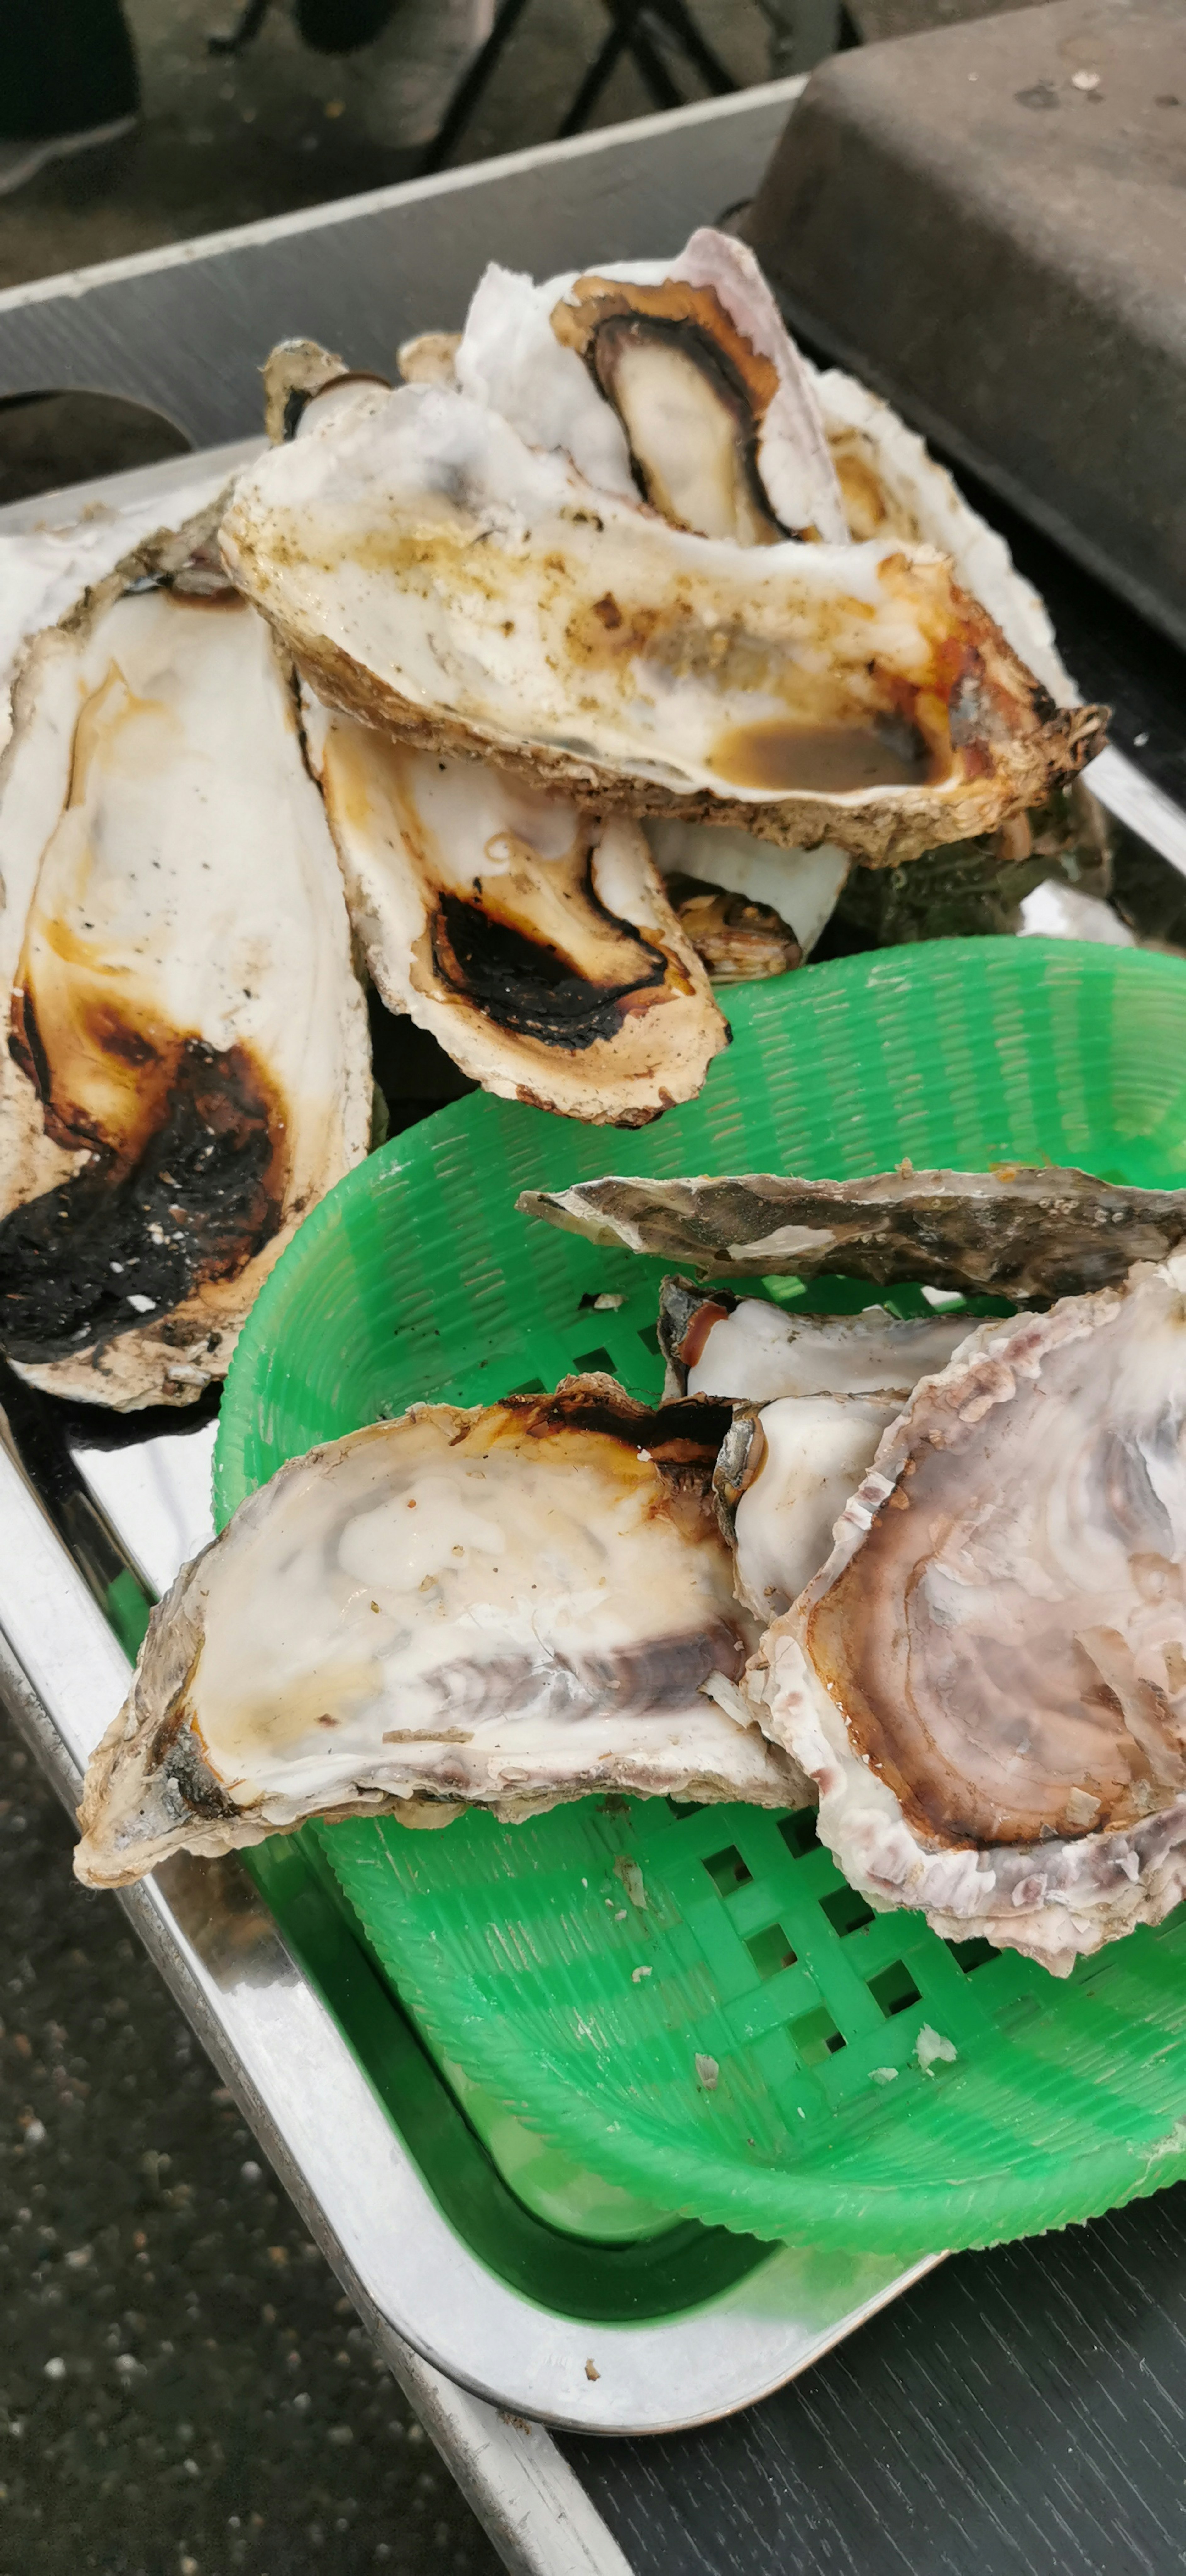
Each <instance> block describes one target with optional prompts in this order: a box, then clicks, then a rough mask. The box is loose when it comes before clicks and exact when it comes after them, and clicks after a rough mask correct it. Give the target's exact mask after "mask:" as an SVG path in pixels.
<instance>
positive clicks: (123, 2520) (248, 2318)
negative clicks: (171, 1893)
mask: <svg viewBox="0 0 1186 2576" xmlns="http://www.w3.org/2000/svg"><path fill="white" fill-rule="evenodd" d="M71 1842H72V1834H71V1829H70V1825H69V1823H68V1820H67V1818H66V1816H65V1815H64V1814H63V1812H62V1809H61V1808H60V1807H59V1805H58V1803H57V1800H56V1798H55V1797H54V1795H53V1792H52V1791H51V1789H50V1788H49V1787H48V1785H47V1783H46V1782H45V1780H44V1779H43V1778H42V1775H41V1773H40V1771H39V1770H38V1768H37V1765H36V1763H35V1762H34V1761H33V1759H32V1757H31V1756H30V1755H29V1754H27V1753H26V1752H25V1751H24V1749H23V1747H22V1745H21V1744H20V1741H19V1738H18V1737H17V1736H16V1735H15V1733H14V1731H13V1730H12V1729H11V1727H10V1726H9V1724H8V1723H7V1721H6V1720H2V1719H0V2315H2V2316H3V2320H4V2348H3V2351H2V2353H0V2576H34V2571H36V2576H79V2571H81V2570H86V2569H98V2570H101V2571H102V2576H234V2571H236V2570H239V2569H242V2570H244V2572H245V2576H315V2571H316V2570H317V2569H319V2568H325V2569H326V2570H327V2571H328V2570H332V2571H333V2576H364V2571H365V2576H372V2571H386V2576H428V2571H432V2576H438V2571H439V2576H446V2571H450V2576H494V2571H495V2570H497V2568H498V2566H499V2563H500V2562H499V2560H498V2558H497V2557H496V2555H495V2552H494V2551H493V2550H492V2548H491V2546H490V2543H489V2542H488V2540H487V2539H486V2537H485V2534H484V2533H483V2532H482V2530H481V2529H480V2527H479V2525H478V2524H477V2523H476V2522H475V2520H474V2518H473V2515H472V2514H471V2513H470V2510H469V2508H468V2506H467V2505H466V2504H465V2503H464V2502H463V2500H462V2498H461V2496H460V2495H459V2494H458V2492H457V2490H456V2488H455V2487H454V2485H453V2483H452V2480H451V2478H450V2477H449V2475H448V2472H447V2470H446V2469H445V2468H444V2467H443V2466H442V2464H441V2462H440V2461H439V2460H438V2458H437V2456H436V2454H435V2452H434V2451H433V2449H432V2446H431V2444H430V2443H429V2441H428V2439H427V2437H426V2435H425V2434H424V2432H423V2430H422V2428H421V2426H420V2425H419V2424H418V2423H417V2422H416V2421H415V2419H414V2417H413V2416H412V2415H411V2413H410V2411H409V2408H408V2405H407V2402H406V2400H405V2398H404V2396H403V2394H402V2392H401V2390H400V2389H399V2388H398V2386H397V2385H396V2383H395V2381H394V2380H393V2379H392V2378H391V2377H390V2374H389V2373H388V2372H387V2371H386V2370H384V2369H383V2367H382V2366H381V2364H380V2363H379V2362H378V2361H377V2359H376V2358H375V2356H374V2354H373V2352H372V2349H371V2347H370V2345H369V2343H368V2341H367V2338H366V2336H365V2335H364V2333H363V2331H362V2328H361V2327H360V2326H359V2325H358V2324H356V2322H355V2321H354V2315H353V2310H352V2309H351V2307H350V2304H349V2301H348V2300H346V2299H344V2298H343V2297H342V2295H341V2292H340V2291H339V2288H338V2284H337V2282H336V2281H335V2279H334V2277H333V2274H332V2273H331V2272H330V2271H329V2270H328V2268H327V2266H326V2265H325V2263H324V2262H323V2261H322V2258H321V2255H320V2254H319V2253H318V2251H317V2248H316V2247H315V2246H314V2245H312V2244H311V2243H310V2241H309V2239H308V2237H307V2236H306V2235H305V2233H304V2230H303V2228H302V2226H301V2224H300V2221H299V2219H298V2218H297V2216H296V2214H295V2212H294V2211H293V2209H292V2208H291V2206H290V2204H289V2202H288V2200H287V2199H286V2197H285V2195H284V2193H283V2191H282V2190H281V2188H280V2185H279V2184H278V2182H277V2181H276V2179H275V2176H274V2175H273V2174H272V2172H271V2171H270V2169H269V2167H268V2166H267V2165H266V2164H265V2162H264V2160H263V2157H262V2155H261V2152H260V2150H259V2148H258V2147H257V2146H256V2145H255V2143H254V2141H253V2139H252V2138H251V2136H250V2135H249V2133H248V2131H247V2130H246V2129H245V2128H244V2126H243V2124H242V2122H241V2120H240V2118H239V2115H238V2113H237V2111H236V2109H235V2106H234V2103H233V2102H232V2100H231V2098H230V2095H229V2094H228V2093H227V2092H226V2091H225V2090H224V2089H223V2087H222V2086H221V2085H220V2083H219V2081H218V2077H217V2074H216V2073H215V2071H214V2069H213V2068H212V2067H211V2066H210V2065H209V2063H208V2061H207V2059H206V2058H205V2056H204V2055H203V2053H202V2051H201V2049H200V2048H199V2046H198V2044H197V2042H196V2040H195V2039H194V2038H193V2036H192V2034H191V2032H190V2030H189V2028H188V2026H187V2024H186V2023H185V2022H184V2021H183V2020H182V2019H181V2016H180V2015H179V2013H178V2012H177V2011H176V2009H175V2007H174V2005H173V2003H172V2002H171V2000H170V1998H169V1996H168V1995H167V1994H166V1992H165V1989H164V1987H163V1985H162V1984H161V1982H160V1979H159V1977H158V1976H157V1974H156V1971H155V1969H153V1968H152V1967H150V1965H149V1963H148V1960H147V1959H146V1958H145V1956H144V1954H143V1952H142V1951H141V1949H140V1947H139V1944H138V1943H137V1942H135V1941H134V1940H133V1939H131V1938H130V1937H129V1935H128V1932H127V1928H126V1925H125V1922H124V1918H123V1915H122V1914H121V1912H120V1910H119V1907H118V1905H117V1904H116V1903H115V1901H114V1900H113V1899H112V1898H111V1897H109V1896H99V1895H93V1894H89V1893H88V1892H87V1891H86V1890H84V1889H83V1888H81V1887H79V1886H78V1884H77V1882H76V1880H75V1879H74V1877H73V1875H72V1873H71V1869H70V1849H71Z"/></svg>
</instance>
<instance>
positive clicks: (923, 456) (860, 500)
mask: <svg viewBox="0 0 1186 2576" xmlns="http://www.w3.org/2000/svg"><path fill="white" fill-rule="evenodd" d="M803 363H804V365H805V366H807V372H808V375H809V377H810V379H811V381H812V383H813V384H814V387H815V392H816V396H817V399H818V402H819V407H820V413H821V416H822V420H823V427H824V434H825V437H826V439H827V442H828V451H829V454H830V457H831V461H832V465H833V468H834V470H835V473H836V475H837V478H838V480H839V484H840V491H841V497H842V502H843V507H844V516H845V521H846V524H847V529H848V534H849V536H850V537H851V539H852V540H853V543H854V544H857V545H860V544H864V543H867V542H868V540H869V539H870V538H871V537H876V538H885V537H897V538H898V539H899V540H900V541H901V542H902V543H903V544H905V545H909V546H919V545H922V546H937V547H938V549H939V551H940V553H941V554H945V555H947V556H948V557H949V559H950V562H951V565H952V568H953V570H954V572H955V577H956V580H957V581H958V582H959V583H960V585H961V588H962V589H964V590H968V591H970V592H971V594H972V597H973V599H978V600H979V602H980V605H981V607H982V608H986V609H987V610H988V613H989V616H990V617H993V618H995V620H996V623H997V625H998V626H999V627H1000V630H1001V633H1002V635H1004V636H1006V637H1007V638H1008V641H1009V643H1010V644H1011V645H1012V647H1013V650H1014V652H1015V653H1019V654H1020V656H1021V659H1022V661H1023V662H1024V663H1025V664H1026V666H1027V668H1028V669H1029V670H1031V671H1032V672H1033V673H1034V676H1035V678H1036V679H1039V680H1040V681H1041V682H1042V685H1043V687H1044V688H1047V689H1048V690H1049V692H1050V695H1051V697H1052V698H1053V700H1054V703H1055V705H1056V706H1059V707H1069V706H1073V705H1074V703H1075V700H1076V698H1077V697H1078V694H1079V692H1078V690H1077V689H1076V687H1075V683H1074V681H1073V680H1072V679H1071V677H1070V675H1069V673H1068V671H1067V669H1066V666H1065V664H1064V662H1063V661H1062V658H1061V655H1060V654H1059V651H1058V647H1057V644H1056V643H1055V638H1054V628H1053V627H1052V625H1051V623H1050V618H1049V616H1048V614H1047V611H1046V606H1045V603H1044V601H1043V600H1042V599H1041V598H1040V596H1039V594H1038V592H1037V591H1036V590H1035V589H1034V586H1033V584H1032V582H1029V581H1027V580H1026V579H1025V576H1024V574H1023V573H1019V572H1018V570H1017V566H1016V564H1015V563H1014V561H1013V558H1012V556H1011V554H1010V552H1009V548H1008V546H1007V545H1006V543H1005V540H1004V538H1003V537H1002V536H1000V535H998V533H997V530H996V529H995V528H991V527H990V526H989V524H988V521H987V520H986V519H982V518H981V516H980V513H979V511H978V510H974V509H973V508H972V505H971V503H970V502H969V501H967V500H965V498H964V495H963V493H962V492H961V491H960V489H959V486H958V484H957V483H956V482H954V480H953V478H952V476H951V475H950V474H949V473H948V472H947V471H946V468H945V467H944V466H942V465H938V464H936V462H935V459H934V457H933V456H932V455H930V453H929V452H928V449H927V447H926V445H925V443H924V441H923V440H922V439H921V438H919V437H918V436H917V434H916V432H915V431H914V430H912V429H907V427H906V424H905V421H903V420H900V419H899V418H898V415H897V413H896V412H895V411H893V410H892V409H891V407H890V405H889V403H887V402H882V400H881V399H880V397H879V396H878V395H877V394H873V393H870V392H869V390H868V387H867V386H866V385H862V384H858V382H857V380H856V378H855V376H848V375H845V374H844V372H843V370H842V369H841V368H839V367H829V368H827V369H826V370H825V371H824V372H822V373H820V372H818V371H817V370H816V369H815V368H814V367H811V366H809V365H808V363H807V361H806V360H805V361H804V362H803Z"/></svg>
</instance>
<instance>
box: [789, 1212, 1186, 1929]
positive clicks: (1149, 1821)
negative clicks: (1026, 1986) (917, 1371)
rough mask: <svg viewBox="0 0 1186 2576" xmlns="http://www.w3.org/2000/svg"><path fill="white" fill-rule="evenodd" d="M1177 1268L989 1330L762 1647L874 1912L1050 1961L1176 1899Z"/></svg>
mask: <svg viewBox="0 0 1186 2576" xmlns="http://www.w3.org/2000/svg"><path fill="white" fill-rule="evenodd" d="M1184 1573H1186V1255H1181V1254H1179V1255H1178V1256H1176V1257H1175V1258H1174V1259H1171V1260H1170V1261H1168V1262H1166V1263H1164V1264H1161V1265H1157V1266H1153V1265H1149V1264H1145V1263H1140V1264H1138V1265H1136V1267H1134V1269H1133V1271H1132V1273H1131V1275H1130V1277H1129V1279H1128V1280H1127V1282H1126V1284H1125V1285H1124V1286H1123V1287H1122V1288H1120V1289H1111V1288H1109V1289H1103V1290H1100V1291H1097V1292H1096V1293H1094V1294H1093V1295H1090V1296H1085V1297H1075V1298H1067V1299H1065V1300H1064V1301H1063V1302H1062V1303H1061V1304H1059V1305H1057V1306H1055V1307H1054V1308H1053V1309H1052V1311H1051V1312H1050V1313H1049V1314H1047V1315H1043V1316H1038V1317H1033V1316H1029V1317H1021V1318H1014V1319H1012V1320H1010V1321H1009V1322H1006V1323H1000V1322H994V1323H991V1324H985V1325H983V1326H982V1327H981V1328H980V1330H979V1331H978V1332H977V1333H976V1334H975V1335H974V1336H973V1338H972V1339H971V1340H970V1341H969V1342H968V1344H967V1345H966V1346H965V1348H964V1349H963V1350H962V1351H960V1352H959V1353H958V1354H957V1356H956V1357H955V1358H954V1359H953V1360H952V1362H951V1363H950V1365H949V1366H948V1368H947V1369H946V1370H945V1371H944V1372H943V1373H942V1374H941V1375H940V1376H938V1377H935V1378H931V1379H928V1380H925V1381H924V1382H923V1384H922V1385H921V1386H920V1387H919V1389H918V1390H917V1392H916V1394H915V1396H914V1398H913V1401H912V1402H911V1404H910V1405H909V1406H908V1408H907V1410H906V1412H905V1413H904V1414H903V1415H902V1416H901V1418H900V1419H899V1421H898V1422H897V1423H895V1424H894V1426H893V1427H892V1429H891V1430H890V1431H889V1432H888V1433H887V1435H886V1438H885V1439H884V1441H883V1442H882V1445H881V1447H880V1449H879V1450H878V1453H877V1458H876V1462H875V1465H874V1467H873V1469H872V1471H871V1472H870V1474H869V1475H868V1477H867V1478H866V1479H865V1481H864V1483H863V1484H862V1485H861V1486H860V1488H859V1489H858V1491H857V1492H856V1493H855V1494H854V1495H853V1497H852V1498H851V1500H850V1501H849V1503H848V1504H847V1506H846V1508H845V1511H844V1514H843V1517H842V1519H841V1521H840V1522H839V1524H838V1528H837V1539H836V1546H835V1548H834V1550H833V1553H832V1555H831V1557H830V1558H829V1560H828V1562H827V1564H826V1565H825V1566H824V1568H823V1569H822V1571H821V1572H820V1573H819V1574H818V1575H817V1576H816V1577H815V1579H814V1581H813V1582H811V1583H810V1585H809V1586H808V1587H807V1589H806V1591H805V1592H804V1593H803V1595H802V1597H801V1598H800V1600H799V1601H798V1602H796V1604H795V1605H794V1607H793V1608H792V1609H791V1610H790V1612H789V1613H788V1614H787V1616H786V1617H785V1618H783V1619H780V1620H777V1621H776V1622H775V1623H774V1624H773V1626H772V1627H771V1628H770V1629H769V1630H768V1632H767V1634H766V1636H765V1637H764V1639H763V1642H762V1648H761V1653H760V1658H759V1661H758V1666H757V1669H756V1672H755V1674H754V1676H753V1677H752V1678H753V1687H754V1689H755V1692H757V1691H761V1693H762V1694H763V1696H764V1703H765V1704H764V1711H763V1722H764V1723H765V1724H766V1725H767V1726H768V1728H769V1730H770V1732H771V1733H772V1734H773V1735H774V1737H775V1738H776V1740H777V1741H778V1742H779V1743H780V1744H783V1745H784V1746H785V1747H786V1748H787V1749H788V1750H789V1751H790V1752H791V1753H793V1755H794V1757H795V1759H796V1760H797V1761H799V1762H801V1763H802V1764H803V1767H804V1769H805V1770H806V1771H807V1772H808V1773H809V1774H810V1776H811V1777H812V1779H813V1780H814V1781H815V1782H816V1785H817V1787H818V1790H819V1795H820V1820H819V1831H820V1834H821V1837H822V1839H823V1840H824V1841H825V1842H826V1843H827V1844H828V1846H829V1848H830V1849H831V1850H832V1851H833V1852H834V1853H835V1855H836V1858H837V1861H838V1864H839V1866H840V1867H841V1868H842V1869H843V1871H844V1873H845V1875H846V1877H847V1878H848V1879H849V1880H850V1881H851V1883H852V1884H853V1886H855V1887H858V1888H860V1889H861V1890H862V1892H864V1893H865V1894H866V1895H867V1896H868V1898H869V1899H870V1901H871V1902H872V1903H874V1904H876V1905H878V1906H893V1905H904V1906H909V1907H912V1908H918V1909H921V1910H922V1911H923V1912H924V1913H925V1914H926V1916H927V1918H928V1920H929V1921H930V1922H931V1923H932V1924H933V1925H934V1926H935V1928H936V1930H938V1931H939V1932H941V1933H943V1934H944V1935H945V1936H946V1937H948V1938H954V1939H958V1938H961V1937H966V1936H967V1935H968V1934H970V1933H979V1934H982V1935H984V1936H985V1937H986V1938H987V1939H988V1940H990V1941H992V1942H994V1943H996V1944H997V1946H998V1947H1002V1948H1011V1949H1017V1950H1022V1951H1024V1952H1026V1953H1027V1954H1028V1955H1029V1956H1031V1957H1033V1958H1036V1959H1040V1960H1041V1961H1043V1963H1044V1964H1045V1965H1046V1966H1047V1967H1050V1968H1053V1969H1054V1970H1055V1971H1056V1972H1057V1973H1059V1974H1064V1973H1066V1971H1067V1970H1069V1968H1070V1967H1071V1966H1072V1964H1073V1962H1074V1959H1075V1958H1076V1956H1079V1955H1082V1954H1084V1953H1088V1952H1091V1951H1094V1950H1097V1949H1098V1948H1099V1947H1100V1946H1101V1944H1102V1943H1103V1942H1105V1941H1109V1940H1114V1939H1116V1938H1117V1937H1118V1936H1119V1935H1120V1934H1121V1933H1124V1932H1127V1931H1129V1930H1131V1929H1132V1927H1133V1926H1134V1925H1135V1924H1138V1923H1157V1922H1160V1921H1161V1919H1162V1918H1163V1916H1164V1915H1166V1914H1167V1913H1168V1912H1169V1911H1170V1909H1171V1907H1172V1906H1174V1905H1176V1904H1177V1902H1178V1900H1179V1898H1180V1897H1181V1896H1182V1894H1183V1892H1184V1891H1186V1580H1184Z"/></svg>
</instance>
